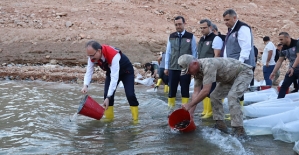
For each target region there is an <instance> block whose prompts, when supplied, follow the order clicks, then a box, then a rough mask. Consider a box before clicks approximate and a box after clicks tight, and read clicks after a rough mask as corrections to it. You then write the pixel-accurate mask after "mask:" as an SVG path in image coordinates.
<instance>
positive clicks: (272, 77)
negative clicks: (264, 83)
mask: <svg viewBox="0 0 299 155" xmlns="http://www.w3.org/2000/svg"><path fill="white" fill-rule="evenodd" d="M274 76H275V73H273V72H272V73H271V74H270V77H269V79H270V80H273V79H274Z"/></svg>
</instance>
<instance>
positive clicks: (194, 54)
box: [191, 35, 197, 58]
mask: <svg viewBox="0 0 299 155" xmlns="http://www.w3.org/2000/svg"><path fill="white" fill-rule="evenodd" d="M191 48H192V55H193V57H194V58H197V45H196V39H195V36H194V35H193V36H192V41H191Z"/></svg>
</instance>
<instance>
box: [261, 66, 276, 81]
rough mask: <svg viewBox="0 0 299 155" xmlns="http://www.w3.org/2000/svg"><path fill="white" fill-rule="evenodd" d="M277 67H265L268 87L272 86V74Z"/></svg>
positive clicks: (264, 71)
mask: <svg viewBox="0 0 299 155" xmlns="http://www.w3.org/2000/svg"><path fill="white" fill-rule="evenodd" d="M274 67H275V65H269V66H268V67H267V66H263V73H264V79H265V81H266V85H270V86H272V80H270V78H269V77H270V74H271V73H272V71H273V69H274Z"/></svg>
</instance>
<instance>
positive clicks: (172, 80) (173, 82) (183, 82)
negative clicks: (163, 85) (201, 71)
mask: <svg viewBox="0 0 299 155" xmlns="http://www.w3.org/2000/svg"><path fill="white" fill-rule="evenodd" d="M168 76H169V77H168V78H169V85H168V86H169V93H168V97H169V98H172V97H176V92H177V90H178V85H179V83H180V86H181V94H182V97H186V98H189V87H190V82H191V75H190V74H185V75H182V76H181V70H168Z"/></svg>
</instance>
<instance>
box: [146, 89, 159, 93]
mask: <svg viewBox="0 0 299 155" xmlns="http://www.w3.org/2000/svg"><path fill="white" fill-rule="evenodd" d="M157 91H158V89H155V88H150V89H148V90H146V92H149V93H152V92H157Z"/></svg>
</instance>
